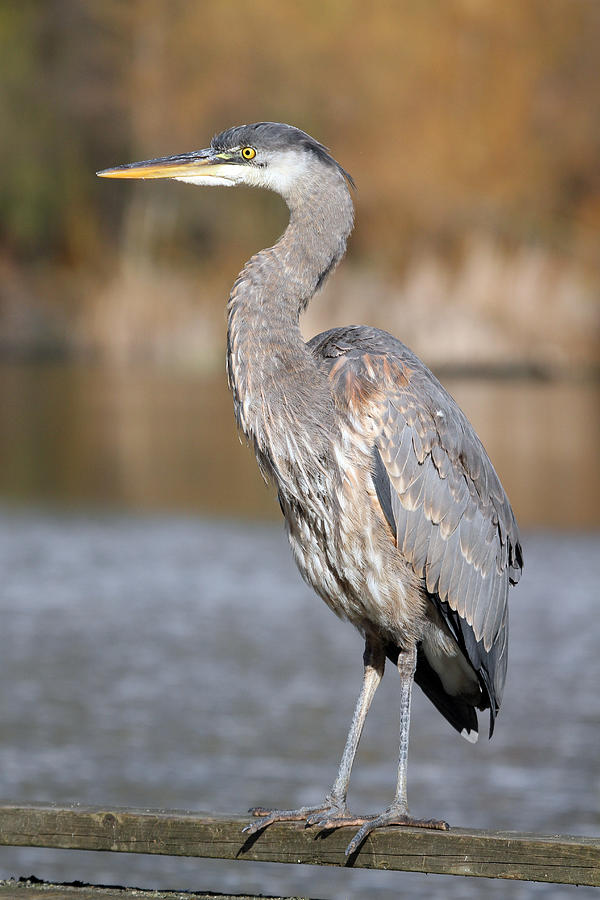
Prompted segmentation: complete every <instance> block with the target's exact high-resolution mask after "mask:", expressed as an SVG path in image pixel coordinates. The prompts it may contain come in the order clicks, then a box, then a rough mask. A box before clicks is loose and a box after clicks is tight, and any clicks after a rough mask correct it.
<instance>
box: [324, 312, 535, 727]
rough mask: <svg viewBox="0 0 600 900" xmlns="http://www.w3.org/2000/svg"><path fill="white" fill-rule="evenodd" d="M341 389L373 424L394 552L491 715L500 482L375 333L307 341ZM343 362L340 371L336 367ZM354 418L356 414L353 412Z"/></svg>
mask: <svg viewBox="0 0 600 900" xmlns="http://www.w3.org/2000/svg"><path fill="white" fill-rule="evenodd" d="M310 346H311V347H312V349H313V352H315V353H317V354H318V355H319V356H320V357H321V358H322V359H323V360H324V362H325V363H326V364H328V365H330V367H331V370H332V372H333V370H334V366H335V367H336V368H337V372H338V373H339V374H338V377H337V378H336V379H334V380H333V381H334V382H335V383H332V387H333V390H334V393H335V390H336V383H337V384H338V386H339V384H341V382H340V377H339V375H340V374H341V373H342V371H343V374H344V378H345V382H344V390H345V391H346V393H347V391H348V388H349V385H351V384H352V383H355V384H356V395H357V396H359V397H360V398H361V400H363V401H364V398H368V402H369V410H368V411H367V410H366V409H365V410H364V413H365V414H368V415H369V416H371V417H373V416H376V417H377V420H378V421H377V426H378V427H377V428H376V432H377V435H378V436H377V438H376V440H375V445H374V447H373V479H374V483H375V486H376V490H377V494H378V497H379V500H380V503H381V507H382V512H383V514H384V515H385V517H386V519H387V520H388V523H389V525H390V527H391V529H392V531H393V533H394V535H395V538H396V544H397V548H398V551H399V552H400V553H401V554H402V555H403V556H404V558H405V559H406V560H407V561H408V562H410V564H411V565H412V567H413V569H414V570H415V572H416V573H417V574H418V575H419V576H421V577H422V578H423V579H424V582H425V586H426V589H427V591H428V593H429V594H430V595H431V597H432V599H433V600H434V601H435V602H436V603H437V604H438V605H439V608H440V609H441V611H442V613H443V614H444V618H445V619H446V621H447V623H448V625H449V627H450V628H451V630H452V631H453V633H454V636H455V637H456V639H457V641H458V642H459V645H460V646H461V649H462V650H463V652H464V653H465V654H466V656H467V658H468V659H469V661H470V662H471V665H472V666H473V668H474V669H475V671H477V672H478V673H479V675H480V678H481V680H482V682H483V684H484V686H485V688H486V692H487V694H488V698H489V704H490V708H491V711H492V716H493V715H495V711H496V709H497V708H498V706H499V704H500V699H501V695H502V688H503V685H504V679H505V673H506V644H507V622H508V620H507V594H508V587H509V583H513V584H516V582H517V581H518V579H519V576H520V572H521V567H522V555H521V547H520V542H519V535H518V530H517V526H516V523H515V519H514V516H513V513H512V509H511V507H510V504H509V502H508V499H507V497H506V494H505V493H504V490H503V488H502V485H501V484H500V480H499V479H498V476H497V474H496V472H495V470H494V468H493V466H492V464H491V462H490V460H489V458H488V456H487V454H486V452H485V450H484V448H483V446H482V444H481V442H480V441H479V439H478V437H477V435H476V434H475V432H474V430H473V428H472V426H471V425H470V423H469V422H468V420H467V419H466V417H465V416H464V414H463V413H462V412H461V410H460V408H459V407H458V406H457V404H456V403H455V401H454V400H453V399H452V397H450V395H449V394H447V392H446V391H445V390H444V388H443V387H442V386H441V385H440V384H439V382H438V381H437V379H436V378H435V377H434V376H433V375H432V374H431V372H429V370H428V369H427V368H426V367H425V366H424V365H423V363H421V361H420V360H419V359H418V358H417V357H416V356H414V354H412V353H411V351H410V350H408V348H406V347H405V346H404V345H403V344H402V343H400V341H397V340H396V339H395V338H393V337H392V336H391V335H388V334H386V333H385V332H381V331H377V330H376V329H370V328H362V327H354V328H347V329H336V330H334V331H331V332H327V333H325V334H323V335H319V336H318V337H317V338H313V340H312V341H311V343H310ZM340 357H343V366H342V365H341V362H340ZM354 412H355V415H360V410H355V411H354Z"/></svg>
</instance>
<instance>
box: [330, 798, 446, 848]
mask: <svg viewBox="0 0 600 900" xmlns="http://www.w3.org/2000/svg"><path fill="white" fill-rule="evenodd" d="M386 825H403V826H404V827H405V828H406V827H407V828H431V829H434V830H436V831H448V829H449V827H450V826H449V825H448V823H447V822H444V821H442V820H441V819H415V818H413V816H410V815H408V813H405V812H403V811H402V810H401V809H400V810H399V809H397V808H394V807H393V806H391V807H389V808H388V809H386V810H384V812H382V813H381V815H379V816H374V817H372V818H369V819H367V820H366V821H365V822H364V824H363V825H362V826H361V828H360V829H359V830H358V831H357V832H356V834H355V835H354V837H353V838H352V840H351V841H350V843H349V844H348V846H347V847H346V856H351V855H352V854H353V853H356V851H357V850H358V848H359V847H360V845H361V844H362V842H363V841H364V839H365V838H366V837H367V835H368V834H370V833H371V832H372V831H374V830H375V829H376V828H383V827H384V826H386Z"/></svg>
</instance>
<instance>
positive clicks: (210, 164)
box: [96, 148, 237, 184]
mask: <svg viewBox="0 0 600 900" xmlns="http://www.w3.org/2000/svg"><path fill="white" fill-rule="evenodd" d="M235 169H236V166H235V165H232V164H231V163H229V162H228V161H227V157H226V156H225V154H222V155H220V154H219V153H218V151H216V150H213V149H211V148H209V149H207V150H196V151H194V152H193V153H182V154H181V155H179V156H163V157H161V158H160V159H147V160H143V161H142V162H134V163H127V165H124V166H115V167H114V168H112V169H103V170H102V171H101V172H96V175H99V176H100V177H101V178H175V179H177V180H180V181H191V182H193V183H196V184H235V183H236V181H237V179H236V177H235V171H234V170H235Z"/></svg>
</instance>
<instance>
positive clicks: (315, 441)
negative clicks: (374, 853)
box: [98, 122, 522, 854]
mask: <svg viewBox="0 0 600 900" xmlns="http://www.w3.org/2000/svg"><path fill="white" fill-rule="evenodd" d="M98 174H100V175H103V176H107V177H110V178H172V179H176V180H178V181H188V182H191V183H192V184H199V185H227V186H229V185H237V184H248V185H254V186H256V187H264V188H270V189H271V190H274V191H276V192H278V193H279V194H281V196H282V197H283V199H284V200H285V201H286V203H287V205H288V207H289V210H290V220H289V224H288V227H287V228H286V230H285V232H284V234H283V235H282V237H281V238H280V239H279V241H278V242H277V243H276V244H275V245H274V246H273V247H271V248H270V249H268V250H263V251H261V252H260V253H257V254H256V255H255V256H253V257H252V259H250V261H249V262H248V263H247V264H246V265H245V266H244V268H243V269H242V272H241V273H240V275H239V277H238V279H237V281H236V282H235V284H234V286H233V289H232V291H231V295H230V298H229V305H228V332H227V372H228V377H229V384H230V387H231V390H232V392H233V398H234V406H235V415H236V419H237V422H238V425H239V427H240V428H241V430H242V431H243V433H244V434H245V435H246V437H247V438H248V440H249V441H251V442H252V444H253V446H254V451H255V453H256V458H257V460H258V464H259V466H260V469H261V471H262V473H263V475H264V476H265V478H267V479H270V480H271V481H272V482H274V484H275V486H276V487H277V491H278V496H279V503H280V505H281V509H282V511H283V515H284V517H285V522H286V526H287V531H288V536H289V541H290V544H291V547H292V552H293V555H294V558H295V560H296V563H297V565H298V567H299V569H300V572H301V573H302V575H303V576H304V578H305V579H306V581H307V582H308V583H309V584H310V585H312V587H313V588H314V589H315V591H316V592H317V593H318V594H320V596H321V597H322V598H323V599H324V600H325V602H326V603H327V605H328V606H329V607H330V608H331V609H332V610H333V611H334V612H335V613H336V614H337V615H338V616H340V617H341V618H344V619H348V620H349V621H350V622H352V624H353V625H355V626H356V628H357V629H358V630H359V631H360V632H361V634H362V635H363V637H364V640H365V651H364V677H363V683H362V689H361V692H360V695H359V698H358V701H357V704H356V708H355V711H354V716H353V719H352V724H351V726H350V731H349V733H348V737H347V740H346V745H345V748H344V752H343V755H342V759H341V762H340V767H339V770H338V773H337V777H336V779H335V782H334V784H333V787H332V788H331V791H330V792H329V793H328V794H327V796H326V798H325V801H324V802H323V803H322V804H320V805H319V806H317V807H303V808H301V809H294V810H267V809H262V808H257V809H255V810H251V812H252V813H253V814H254V815H255V816H257V821H256V822H253V823H252V824H251V825H249V826H248V827H247V828H246V830H247V831H249V832H251V833H252V832H255V831H258V830H260V829H262V828H264V827H265V826H266V825H269V824H271V823H272V822H276V821H291V820H300V819H303V820H306V821H307V823H308V824H311V825H319V826H321V827H323V828H336V827H339V826H342V825H355V826H357V825H358V826H360V829H359V831H358V832H357V833H356V834H355V836H354V838H353V840H352V841H351V842H350V844H349V845H348V848H347V851H346V852H347V853H348V854H351V853H353V852H354V851H356V850H357V848H358V847H359V846H360V844H361V842H362V841H363V840H364V838H365V836H366V835H367V834H368V833H369V832H370V831H372V830H373V829H374V828H377V827H379V826H382V825H411V826H421V827H426V828H438V829H445V828H447V827H448V826H447V825H446V823H445V822H442V821H437V820H423V819H415V818H413V817H412V816H411V815H410V814H409V811H408V804H407V796H406V769H407V756H408V732H409V719H410V701H411V690H412V684H413V680H414V681H416V683H417V684H418V685H419V686H420V687H421V688H422V690H423V691H424V692H425V694H426V695H427V696H428V697H429V699H430V700H431V701H432V703H433V704H434V705H435V706H436V707H437V709H438V710H439V711H440V712H441V713H442V715H443V716H445V718H446V719H447V720H448V721H449V722H450V724H451V725H453V726H454V728H456V729H457V731H459V732H460V733H461V734H462V735H463V736H464V737H466V738H467V739H468V740H471V741H474V740H476V739H477V730H478V723H477V713H476V709H480V710H485V709H489V711H490V727H489V734H490V737H491V734H492V731H493V728H494V720H495V717H496V714H497V712H498V709H499V707H500V701H501V697H502V689H503V687H504V680H505V676H506V661H507V640H508V609H507V595H508V588H509V583H511V584H516V582H517V581H518V579H519V575H520V572H521V567H522V554H521V546H520V543H519V534H518V530H517V526H516V523H515V519H514V516H513V512H512V509H511V507H510V504H509V501H508V499H507V497H506V494H505V493H504V490H503V488H502V485H501V484H500V481H499V479H498V476H497V475H496V472H495V471H494V468H493V466H492V464H491V462H490V460H489V458H488V456H487V454H486V452H485V450H484V448H483V446H482V444H481V443H480V441H479V439H478V437H477V435H476V434H475V432H474V430H473V428H472V426H471V425H470V423H469V422H468V421H467V419H466V417H465V415H464V414H463V413H462V411H461V410H460V409H459V407H458V406H457V404H456V403H455V401H454V400H453V399H452V397H451V396H450V395H449V394H447V393H446V391H445V390H444V388H443V387H442V386H441V384H440V383H439V382H438V381H437V379H436V378H435V377H434V376H433V374H432V373H431V372H430V371H429V369H427V367H426V366H425V365H424V364H423V363H422V362H421V360H420V359H418V358H417V357H416V356H415V355H414V353H412V352H411V351H410V350H409V349H408V348H407V347H405V346H404V344H402V343H400V341H398V340H396V338H394V337H392V336H391V335H390V334H387V333H386V332H384V331H379V330H377V329H375V328H368V327H364V326H349V327H347V328H334V329H332V330H331V331H326V332H325V333H324V334H319V335H317V336H316V337H314V338H312V340H310V341H309V342H308V343H305V342H304V340H303V339H302V336H301V333H300V329H299V326H298V320H299V317H300V314H301V313H302V312H303V311H304V310H305V308H306V306H307V304H308V302H309V300H310V299H311V297H312V296H313V295H314V294H315V292H316V291H317V290H318V289H319V288H320V287H321V285H322V284H323V282H324V281H325V279H326V278H327V276H328V275H329V274H330V273H331V271H332V270H333V269H334V268H335V266H336V265H337V263H338V262H339V261H340V259H341V258H342V256H343V254H344V252H345V249H346V240H347V238H348V235H349V234H350V231H351V230H352V225H353V205H352V199H351V195H350V191H349V186H350V185H352V184H353V182H352V179H351V177H350V175H348V173H347V172H346V171H345V170H344V169H343V168H342V167H341V166H340V165H339V163H337V162H336V161H335V160H334V159H333V157H332V156H331V155H330V154H329V152H328V151H327V149H326V148H325V147H324V146H323V145H322V144H320V143H318V142H317V141H316V140H314V139H313V138H312V137H310V136H309V135H308V134H306V133H305V132H303V131H300V130H299V129H298V128H294V127H292V126H290V125H283V124H280V123H274V122H259V123H256V124H254V125H241V126H238V127H235V128H230V129H229V130H227V131H224V132H223V133H222V134H219V135H217V136H216V137H215V138H213V140H212V142H211V145H210V147H209V148H208V149H206V150H200V151H197V152H193V153H185V154H182V155H181V156H169V157H164V158H161V159H152V160H147V161H145V162H137V163H131V164H130V165H125V166H118V167H116V168H112V169H106V170H104V171H103V172H100V173H98ZM386 657H387V658H389V659H390V660H391V661H392V662H393V664H394V665H396V666H397V668H398V672H399V674H400V750H399V763H398V782H397V788H396V795H395V798H394V801H393V802H392V804H391V805H390V806H389V807H388V808H387V809H386V810H384V811H383V812H382V813H381V814H380V815H377V816H354V815H352V814H351V813H350V812H349V811H348V808H347V805H346V795H347V790H348V783H349V780H350V771H351V768H352V763H353V760H354V756H355V753H356V749H357V747H358V742H359V740H360V736H361V732H362V729H363V725H364V722H365V718H366V715H367V712H368V709H369V706H370V704H371V700H372V699H373V695H374V693H375V690H376V688H377V686H378V684H379V682H380V680H381V677H382V675H383V670H384V666H385V660H386Z"/></svg>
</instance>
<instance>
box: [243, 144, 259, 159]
mask: <svg viewBox="0 0 600 900" xmlns="http://www.w3.org/2000/svg"><path fill="white" fill-rule="evenodd" d="M242 156H243V157H244V159H254V157H255V156H256V150H255V149H254V147H244V148H243V149H242Z"/></svg>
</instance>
